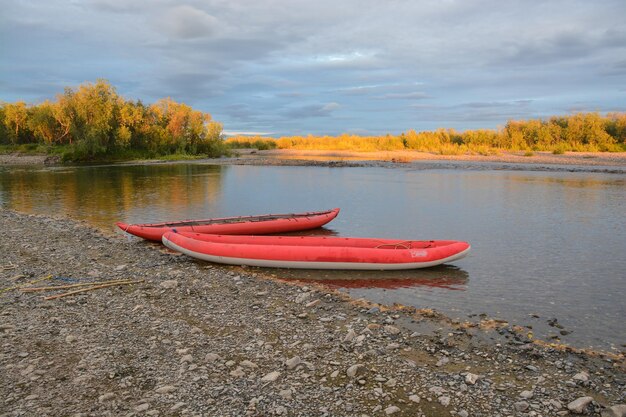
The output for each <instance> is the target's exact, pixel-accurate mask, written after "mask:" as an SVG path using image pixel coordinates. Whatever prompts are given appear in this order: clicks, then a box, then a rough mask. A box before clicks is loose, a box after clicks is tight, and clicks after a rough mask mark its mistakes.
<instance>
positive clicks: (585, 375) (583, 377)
mask: <svg viewBox="0 0 626 417" xmlns="http://www.w3.org/2000/svg"><path fill="white" fill-rule="evenodd" d="M572 379H573V380H574V381H580V382H587V381H589V374H588V373H587V372H585V371H583V372H579V373H577V374H576V375H574V376H573V377H572Z"/></svg>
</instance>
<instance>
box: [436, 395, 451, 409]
mask: <svg viewBox="0 0 626 417" xmlns="http://www.w3.org/2000/svg"><path fill="white" fill-rule="evenodd" d="M437 400H438V401H439V404H441V405H443V406H444V407H447V406H449V405H450V397H448V396H446V395H444V396H441V397H439V398H437Z"/></svg>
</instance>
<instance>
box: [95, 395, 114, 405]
mask: <svg viewBox="0 0 626 417" xmlns="http://www.w3.org/2000/svg"><path fill="white" fill-rule="evenodd" d="M113 398H115V394H114V393H112V392H107V393H106V394H102V395H101V396H99V397H98V402H101V403H102V402H105V401H108V400H112V399H113Z"/></svg>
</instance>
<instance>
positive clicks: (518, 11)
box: [0, 0, 626, 134]
mask: <svg viewBox="0 0 626 417" xmlns="http://www.w3.org/2000/svg"><path fill="white" fill-rule="evenodd" d="M0 7H2V10H3V12H2V14H1V15H0V38H1V39H3V59H2V60H1V61H0V86H2V88H1V89H0V100H6V101H13V100H17V99H23V100H26V101H37V100H42V99H44V98H46V97H48V98H52V96H53V95H54V93H57V92H61V91H62V87H63V86H66V85H69V86H75V85H78V84H80V83H81V82H84V81H94V80H95V79H96V78H100V77H101V78H107V79H109V80H110V81H111V82H112V83H113V84H115V85H116V86H117V87H118V90H119V92H120V93H122V94H123V95H125V96H127V97H129V98H140V99H142V100H144V101H148V102H149V101H153V100H154V99H156V98H159V97H165V96H171V97H172V98H173V99H175V100H177V101H182V102H188V103H190V104H193V105H194V106H196V107H198V108H201V109H203V110H205V111H208V112H210V113H212V114H213V115H214V117H216V118H218V119H219V120H220V121H222V122H223V123H224V124H225V127H226V129H228V130H231V131H244V130H245V131H256V132H276V133H277V134H290V133H320V134H324V133H340V132H343V131H348V130H352V129H354V131H359V132H361V131H362V132H372V133H375V132H378V133H384V132H387V131H389V132H398V131H402V130H406V129H408V128H416V129H432V128H436V127H442V124H444V126H443V127H455V128H458V129H464V128H477V127H495V126H497V125H498V124H503V123H504V122H506V118H509V117H514V118H525V117H532V116H536V115H539V116H543V115H550V114H555V113H558V112H566V111H568V109H570V108H578V107H579V106H580V105H581V104H580V103H583V104H584V106H587V107H586V108H589V109H619V108H623V107H624V105H623V104H622V103H623V98H624V97H623V85H624V77H625V76H626V70H625V69H626V64H625V63H624V58H623V57H624V56H626V25H624V22H623V16H625V15H626V3H625V2H624V1H623V0H599V1H596V2H587V1H584V0H553V1H550V2H546V1H542V0H528V1H525V2H505V3H503V2H501V1H498V0H466V1H439V0H424V1H420V2H407V1H392V2H380V1H374V0H346V1H344V2H339V3H338V2H336V1H330V0H318V1H316V2H310V1H305V0H289V1H287V0H267V1H264V2H236V1H227V0H187V1H185V2H184V3H180V2H177V1H175V0H136V1H132V2H128V1H122V0H86V1H81V2H69V3H68V2H61V1H60V0H48V1H46V2H30V1H23V2H15V1H9V0H0ZM337 103H341V107H339V104H337ZM320 118H324V123H323V124H322V123H319V119H320ZM446 124H447V125H446Z"/></svg>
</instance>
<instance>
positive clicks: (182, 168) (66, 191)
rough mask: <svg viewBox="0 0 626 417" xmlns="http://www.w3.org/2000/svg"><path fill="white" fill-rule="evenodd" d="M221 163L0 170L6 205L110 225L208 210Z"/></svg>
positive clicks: (218, 184)
mask: <svg viewBox="0 0 626 417" xmlns="http://www.w3.org/2000/svg"><path fill="white" fill-rule="evenodd" d="M222 169H223V168H222V167H219V166H211V165H199V164H163V165H135V166H103V167H76V168H63V169H57V170H54V169H52V170H47V169H45V170H41V169H40V170H33V169H24V170H21V169H15V170H7V171H6V172H4V173H2V174H1V175H0V188H1V189H2V190H3V193H2V199H3V200H2V201H1V203H2V204H3V206H4V207H7V208H10V209H13V210H17V211H24V212H29V213H41V214H66V215H68V216H70V217H74V218H79V219H84V220H87V221H88V222H89V223H91V224H92V225H94V226H98V227H105V228H110V227H111V225H112V224H113V223H114V222H115V221H119V220H129V221H142V222H145V221H154V220H168V219H178V218H193V217H196V216H201V217H202V216H205V217H206V215H208V214H210V212H211V208H212V207H213V206H214V205H215V203H216V201H217V200H218V198H216V196H217V195H218V194H219V193H220V192H221V178H222V175H221V172H222Z"/></svg>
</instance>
